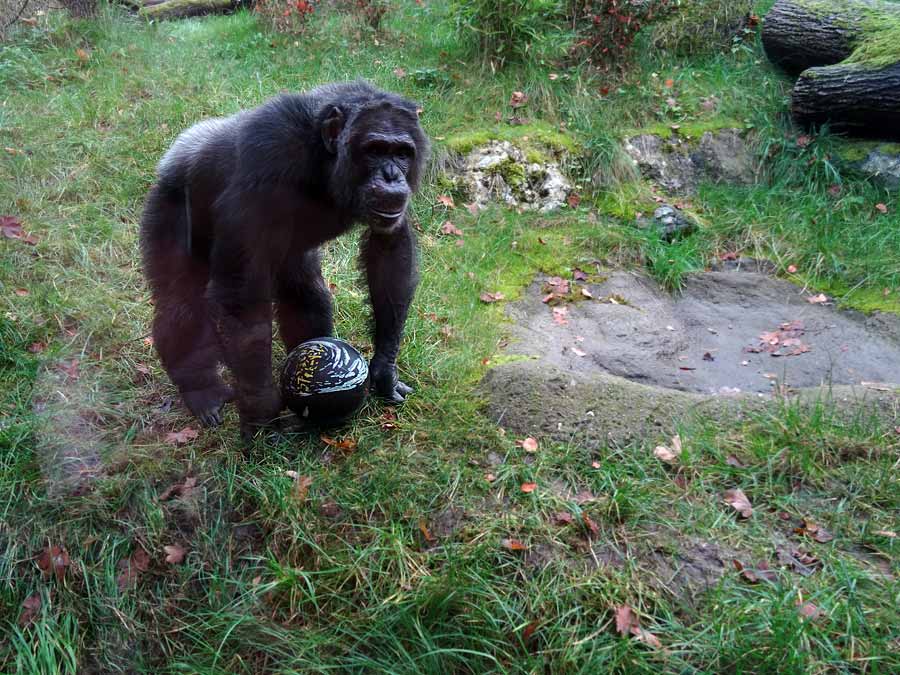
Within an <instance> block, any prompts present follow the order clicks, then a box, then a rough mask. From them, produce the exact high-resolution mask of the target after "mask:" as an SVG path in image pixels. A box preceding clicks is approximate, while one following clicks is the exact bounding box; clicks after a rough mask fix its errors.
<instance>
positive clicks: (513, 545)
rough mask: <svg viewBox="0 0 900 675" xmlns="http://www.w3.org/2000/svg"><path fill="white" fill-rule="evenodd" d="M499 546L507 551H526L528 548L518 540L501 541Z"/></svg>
mask: <svg viewBox="0 0 900 675" xmlns="http://www.w3.org/2000/svg"><path fill="white" fill-rule="evenodd" d="M500 545H501V546H502V547H503V548H505V549H506V550H507V551H527V550H528V546H526V545H525V544H523V543H522V542H521V541H519V540H518V539H501V540H500Z"/></svg>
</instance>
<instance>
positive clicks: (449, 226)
mask: <svg viewBox="0 0 900 675" xmlns="http://www.w3.org/2000/svg"><path fill="white" fill-rule="evenodd" d="M441 233H442V234H452V235H454V236H457V237H461V236H463V233H462V230H460V229H459V228H458V227H457V226H456V225H454V224H453V223H452V222H450V221H449V220H447V221H444V224H443V225H441Z"/></svg>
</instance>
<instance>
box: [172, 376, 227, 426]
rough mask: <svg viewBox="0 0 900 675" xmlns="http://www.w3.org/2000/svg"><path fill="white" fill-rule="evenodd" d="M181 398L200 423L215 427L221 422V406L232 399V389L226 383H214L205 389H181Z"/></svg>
mask: <svg viewBox="0 0 900 675" xmlns="http://www.w3.org/2000/svg"><path fill="white" fill-rule="evenodd" d="M181 398H182V400H184V404H185V405H186V406H187V408H188V410H190V411H191V413H193V415H194V417H196V418H197V419H198V420H199V421H200V424H202V425H203V426H205V427H217V426H219V425H220V424H222V408H223V407H224V406H225V404H226V403H227V402H228V401H231V400H232V399H234V390H233V389H232V388H231V387H229V386H228V385H226V384H216V385H213V386H211V387H207V388H206V389H198V390H196V391H183V392H181Z"/></svg>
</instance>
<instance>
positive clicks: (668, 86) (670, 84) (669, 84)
mask: <svg viewBox="0 0 900 675" xmlns="http://www.w3.org/2000/svg"><path fill="white" fill-rule="evenodd" d="M664 84H665V85H666V89H671V88H672V87H674V86H675V80H673V79H671V78H669V79H668V80H666V81H665V83H664Z"/></svg>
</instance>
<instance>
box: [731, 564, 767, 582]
mask: <svg viewBox="0 0 900 675" xmlns="http://www.w3.org/2000/svg"><path fill="white" fill-rule="evenodd" d="M732 562H733V563H734V567H735V569H736V570H737V571H738V572H740V573H741V577H742V578H743V579H745V580H746V581H749V582H750V583H751V584H758V583H759V582H760V581H772V582H774V581H778V573H777V572H776V571H775V570H771V569H769V564H768V563H767V562H765V561H763V562H761V563H759V565H757V566H756V567H755V568H752V567H745V566H744V564H743V563H742V562H741V561H740V560H738V559H737V558H735V559H734V560H733V561H732Z"/></svg>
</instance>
